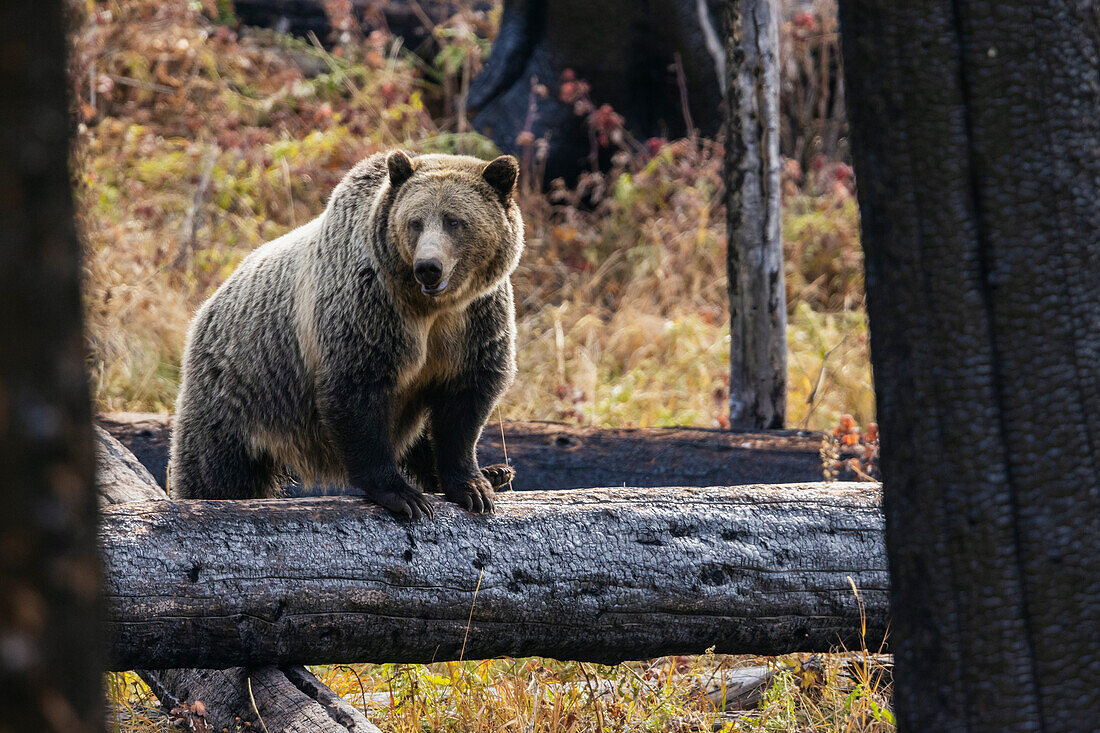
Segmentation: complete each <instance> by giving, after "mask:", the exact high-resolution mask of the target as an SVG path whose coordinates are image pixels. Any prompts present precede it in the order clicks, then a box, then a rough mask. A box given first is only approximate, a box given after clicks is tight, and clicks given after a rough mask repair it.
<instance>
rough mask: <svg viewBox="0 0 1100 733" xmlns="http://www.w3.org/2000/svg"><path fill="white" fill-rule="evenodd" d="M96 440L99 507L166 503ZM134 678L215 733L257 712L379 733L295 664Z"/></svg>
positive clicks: (326, 732) (105, 438) (128, 460)
mask: <svg viewBox="0 0 1100 733" xmlns="http://www.w3.org/2000/svg"><path fill="white" fill-rule="evenodd" d="M95 437H96V458H97V466H96V485H97V490H98V494H99V503H100V507H104V506H114V505H120V504H124V503H126V502H142V501H144V502H153V501H160V502H167V501H168V497H167V496H166V495H165V493H164V491H162V490H161V489H160V488H159V487H158V486H157V485H156V482H154V481H153V477H152V475H150V473H149V472H148V471H146V470H145V468H144V467H143V466H142V465H141V464H140V463H139V462H138V460H137V459H136V458H135V457H134V456H133V454H132V453H130V451H128V450H127V449H126V447H125V446H123V445H122V444H121V443H119V442H118V441H117V440H115V439H114V438H113V437H112V436H111V435H110V434H109V433H107V431H105V430H103V429H102V428H100V427H97V428H96V436H95ZM183 643H186V641H184V642H183ZM138 674H139V675H140V676H141V678H142V679H144V680H145V681H146V682H147V683H148V684H149V687H150V688H151V689H152V690H153V694H155V695H156V696H157V698H158V699H159V700H160V702H161V704H162V705H163V706H164V707H165V709H168V710H171V709H172V708H174V707H177V706H178V705H179V704H180V703H192V702H194V701H196V700H201V701H202V702H203V704H204V705H205V706H206V721H207V722H208V723H210V725H212V726H213V728H214V730H222V729H223V728H229V729H230V730H235V729H236V723H235V718H241V720H243V721H250V722H255V718H256V710H258V711H259V713H260V716H261V717H262V718H263V721H264V724H265V725H266V726H267V729H268V730H271V731H281V732H282V733H380V731H379V729H378V728H377V727H375V726H374V725H373V724H372V723H371V722H370V721H369V720H367V718H366V717H365V716H364V715H363V713H362V712H360V711H359V710H357V709H356V708H354V707H352V706H351V705H350V704H349V703H348V702H346V701H345V700H343V699H342V698H341V697H340V696H338V695H336V694H335V693H334V692H332V690H330V689H328V688H327V687H325V685H324V684H322V683H321V681H320V680H318V679H317V678H316V677H315V676H314V675H313V674H312V673H311V672H310V671H309V670H308V669H306V668H305V667H301V666H284V667H275V666H271V665H267V666H259V667H254V668H245V667H230V668H228V669H140V670H138ZM249 683H251V686H252V694H251V696H250V695H249ZM253 698H255V700H256V708H255V709H254V708H253V706H252V699H253Z"/></svg>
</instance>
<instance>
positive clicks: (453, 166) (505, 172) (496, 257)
mask: <svg viewBox="0 0 1100 733" xmlns="http://www.w3.org/2000/svg"><path fill="white" fill-rule="evenodd" d="M386 169H387V175H388V177H389V189H390V192H389V196H390V197H391V198H390V201H391V204H390V208H389V215H388V222H387V229H388V236H387V240H388V243H387V244H388V246H389V247H392V248H393V252H391V256H392V254H396V255H397V256H398V258H399V262H394V263H393V264H394V265H396V266H397V267H398V268H399V269H401V270H403V272H402V274H401V278H400V279H401V284H402V286H403V289H404V290H405V294H406V297H411V298H413V299H414V300H416V301H419V302H420V304H421V305H423V306H425V307H430V308H439V307H446V306H451V305H458V304H462V303H464V302H468V301H469V300H471V299H473V298H475V297H477V296H478V295H481V294H483V293H486V292H488V291H490V290H492V289H493V288H495V287H496V286H497V285H499V284H500V282H501V280H503V279H504V278H506V277H508V276H509V275H510V274H511V273H512V271H513V270H514V269H515V267H516V265H517V264H518V262H519V257H520V253H521V252H522V251H523V221H522V219H521V217H520V214H519V207H518V206H517V205H516V203H515V201H514V200H513V198H512V194H513V192H514V190H515V187H516V178H517V176H518V174H519V164H518V163H517V162H516V159H515V158H513V157H512V156H510V155H504V156H501V157H499V158H497V159H495V160H493V161H491V162H488V163H486V162H485V161H482V160H479V159H477V158H472V157H469V156H464V155H421V156H417V157H415V158H410V157H409V156H408V155H407V154H406V153H404V152H402V151H400V150H396V151H394V152H392V153H390V154H389V156H388V157H387V158H386Z"/></svg>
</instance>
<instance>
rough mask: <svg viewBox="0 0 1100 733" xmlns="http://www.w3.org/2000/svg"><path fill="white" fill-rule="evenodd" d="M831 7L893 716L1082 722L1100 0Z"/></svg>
mask: <svg viewBox="0 0 1100 733" xmlns="http://www.w3.org/2000/svg"><path fill="white" fill-rule="evenodd" d="M841 7H842V10H843V15H842V18H841V21H842V30H843V34H842V35H843V42H844V54H845V68H846V73H847V81H848V84H847V88H848V90H849V95H848V100H849V105H850V120H851V122H852V128H853V141H852V143H853V144H852V149H853V154H854V159H855V167H856V172H857V174H858V176H859V203H860V210H861V215H862V223H863V244H864V248H865V251H866V270H867V278H866V282H867V301H868V306H869V313H870V323H871V334H872V339H871V346H872V350H871V356H872V361H873V363H874V367H875V387H876V392H877V396H878V410H879V422H880V424H881V425H882V436H883V438H882V464H881V467H882V475H883V479H884V483H885V500H884V501H885V510H886V516H887V545H888V549H889V553H890V565H891V567H890V570H891V576H892V587H893V593H892V601H893V602H892V608H893V622H892V627H891V645H892V646H893V648H894V649H895V653H896V670H895V684H896V687H895V691H896V706H897V712H898V723H899V729H902V730H908V731H930V730H951V731H972V730H997V731H1085V730H1095V728H1096V712H1097V710H1100V687H1097V685H1096V684H1095V680H1096V679H1097V677H1098V676H1100V442H1098V441H1100V366H1098V365H1100V287H1097V283H1100V206H1097V201H1098V200H1100V145H1098V142H1097V141H1100V83H1098V79H1100V23H1098V16H1097V6H1096V4H1095V3H1092V2H1077V1H1076V0H1051V1H1050V2H1034V1H1033V0H1001V1H1000V2H995V3H990V2H977V1H976V0H926V1H925V2H915V3H899V2H896V1H895V0H851V2H846V3H842V4H841ZM943 446H954V447H955V449H954V450H939V448H941V447H943ZM974 660H981V663H980V664H974Z"/></svg>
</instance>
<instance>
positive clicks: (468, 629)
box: [458, 568, 485, 662]
mask: <svg viewBox="0 0 1100 733" xmlns="http://www.w3.org/2000/svg"><path fill="white" fill-rule="evenodd" d="M483 575H485V568H482V569H481V572H480V573H478V574H477V586H476V587H475V588H474V599H473V600H472V601H470V617H469V618H468V619H466V633H465V634H463V635H462V649H461V650H460V651H459V653H458V661H460V662H461V661H462V657H463V656H464V655H465V654H466V639H468V638H469V637H470V626H471V625H472V624H473V622H474V604H475V603H477V592H478V591H479V590H481V577H482V576H483Z"/></svg>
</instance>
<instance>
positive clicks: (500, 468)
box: [481, 463, 516, 489]
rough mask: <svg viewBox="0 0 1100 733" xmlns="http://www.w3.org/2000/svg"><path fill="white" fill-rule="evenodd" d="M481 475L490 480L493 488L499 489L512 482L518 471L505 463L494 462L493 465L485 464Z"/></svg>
mask: <svg viewBox="0 0 1100 733" xmlns="http://www.w3.org/2000/svg"><path fill="white" fill-rule="evenodd" d="M481 475H482V476H484V477H485V478H486V479H487V480H488V481H489V484H490V485H491V486H492V487H493V489H499V488H500V487H502V486H507V485H508V484H510V483H512V479H514V478H515V477H516V471H515V469H514V468H512V467H511V466H508V465H505V464H503V463H494V464H493V465H491V466H483V467H482V469H481Z"/></svg>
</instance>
